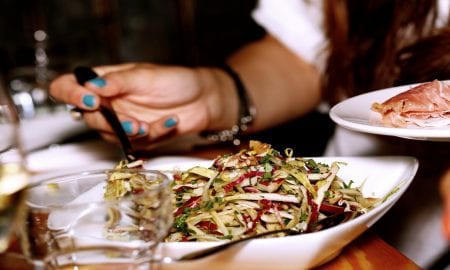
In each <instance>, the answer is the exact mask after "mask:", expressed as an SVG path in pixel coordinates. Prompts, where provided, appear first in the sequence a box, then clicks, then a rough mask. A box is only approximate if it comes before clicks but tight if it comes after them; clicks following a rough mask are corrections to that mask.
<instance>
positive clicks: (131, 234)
mask: <svg viewBox="0 0 450 270" xmlns="http://www.w3.org/2000/svg"><path fill="white" fill-rule="evenodd" d="M170 192H171V191H170V183H169V178H168V177H167V176H166V175H164V174H162V173H160V172H158V171H151V170H143V169H127V170H104V171H101V170H100V171H87V172H81V173H73V174H68V175H64V176H56V177H52V178H50V179H46V180H42V181H40V182H39V183H37V184H35V185H32V186H30V187H29V188H28V189H27V200H26V204H27V207H28V215H27V228H28V231H27V234H26V237H23V238H24V239H22V248H23V250H24V253H25V255H26V256H27V257H28V258H30V259H31V260H32V261H33V262H34V265H35V267H36V268H41V269H150V268H152V267H154V266H155V265H154V264H155V262H152V259H153V254H154V252H155V250H156V248H157V246H158V244H159V243H160V242H161V240H162V239H163V238H164V237H165V236H166V235H167V232H168V230H169V229H170V226H171V225H172V219H173V218H172V203H171V200H170Z"/></svg>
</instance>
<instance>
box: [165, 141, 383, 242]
mask: <svg viewBox="0 0 450 270" xmlns="http://www.w3.org/2000/svg"><path fill="white" fill-rule="evenodd" d="M340 166H345V163H340V162H333V163H332V164H330V165H328V164H323V163H317V162H315V161H314V160H313V159H307V158H300V157H294V156H293V151H292V149H286V150H285V151H284V153H283V154H282V153H280V152H279V151H277V150H275V149H273V148H272V147H271V145H269V144H266V143H262V142H259V141H251V142H250V145H249V149H244V150H241V151H240V152H238V153H236V154H229V155H223V156H219V157H217V158H216V159H215V160H214V162H213V164H212V165H211V166H210V167H209V168H206V167H199V166H197V167H192V168H190V169H188V170H186V171H182V172H177V173H175V174H174V181H173V183H172V191H173V194H172V200H173V204H174V206H175V210H174V223H173V226H172V229H171V231H170V232H169V235H168V236H167V237H166V241H168V242H172V241H223V240H233V239H239V238H245V237H248V236H250V235H253V234H259V233H263V232H266V231H273V230H279V229H290V228H291V229H295V230H298V231H300V232H305V233H306V232H310V231H313V230H314V226H315V224H317V222H318V221H320V220H322V219H324V218H326V217H329V216H331V215H334V214H337V213H342V212H345V211H351V212H354V214H355V215H354V216H355V217H356V216H358V215H361V214H363V213H366V212H367V211H369V210H370V209H372V208H374V207H375V206H376V205H378V204H379V203H380V202H381V199H377V198H365V197H364V196H363V194H362V193H361V190H360V189H359V187H355V186H354V185H353V182H352V181H344V180H343V179H341V178H340V177H339V176H338V175H337V174H338V172H339V167H340Z"/></svg>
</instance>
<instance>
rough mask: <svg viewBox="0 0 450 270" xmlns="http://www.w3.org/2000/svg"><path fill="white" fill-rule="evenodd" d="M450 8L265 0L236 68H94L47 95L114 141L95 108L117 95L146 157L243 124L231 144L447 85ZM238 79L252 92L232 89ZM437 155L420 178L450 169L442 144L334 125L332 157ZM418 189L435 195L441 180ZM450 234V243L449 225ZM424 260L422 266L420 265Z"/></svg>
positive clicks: (232, 61)
mask: <svg viewBox="0 0 450 270" xmlns="http://www.w3.org/2000/svg"><path fill="white" fill-rule="evenodd" d="M448 2H449V1H448V0H441V1H428V0H418V1H415V2H414V4H413V3H411V2H410V1H401V0H396V1H392V0H373V1H372V0H370V1H352V0H348V1H345V0H335V1H323V3H322V2H321V1H301V0H289V1H288V0H287V1H284V2H283V5H281V4H280V3H279V2H278V1H273V0H265V1H260V3H259V6H258V8H257V9H256V10H255V12H254V18H255V20H256V21H257V22H258V23H260V24H261V25H262V26H263V27H264V28H265V29H266V30H267V32H268V33H269V34H268V35H267V36H266V37H264V38H263V39H261V40H258V41H256V42H253V43H250V44H248V45H246V46H245V47H243V48H241V49H240V50H238V51H237V52H235V53H234V54H233V55H231V56H230V57H229V59H228V60H227V63H228V64H229V66H231V67H232V70H230V69H228V68H209V67H197V68H185V67H178V66H160V65H154V64H123V65H115V66H107V67H97V68H95V70H96V72H97V73H98V74H99V77H98V78H96V79H94V80H91V81H90V82H88V83H86V85H84V86H79V85H77V84H76V81H75V78H74V77H73V75H71V74H66V75H63V76H61V77H59V78H57V79H56V80H55V81H54V82H53V83H52V84H51V87H50V91H51V94H52V95H53V96H54V97H55V98H57V99H59V100H60V101H63V102H66V103H70V104H73V105H75V106H77V107H79V108H82V109H83V110H84V114H83V117H84V120H85V121H86V122H87V123H88V124H89V126H91V127H92V128H95V129H97V130H98V131H99V132H100V133H101V134H102V136H103V137H104V138H105V139H106V140H109V141H116V139H115V137H114V136H113V134H112V131H111V129H110V127H109V126H108V125H107V124H106V122H105V120H104V119H103V118H102V117H101V115H100V114H99V113H98V112H97V108H98V104H99V99H100V97H101V98H108V99H110V100H111V103H112V104H113V106H114V108H115V110H116V111H117V113H118V114H119V118H120V119H121V121H122V123H123V127H124V129H125V131H126V132H127V133H128V134H129V136H130V138H131V139H132V140H133V142H134V144H135V147H137V148H139V149H143V150H149V149H151V148H153V147H155V146H156V145H157V144H158V143H159V142H161V141H163V140H165V139H169V138H174V137H176V136H180V135H187V134H197V133H204V132H207V133H214V134H215V133H217V132H221V131H223V130H225V131H227V130H228V131H229V130H230V129H232V127H233V126H236V127H234V128H233V131H232V132H224V133H222V135H223V134H225V135H227V136H223V139H224V140H226V139H231V140H233V139H235V138H236V137H237V136H239V135H240V133H243V132H245V133H253V132H256V131H261V130H265V129H268V128H271V127H274V126H275V125H278V124H280V123H283V122H287V121H290V120H292V119H294V118H296V117H298V116H301V115H304V114H306V113H308V112H310V111H312V110H315V109H316V108H318V105H321V106H319V108H323V107H324V105H325V107H326V106H328V107H329V106H330V105H333V104H335V103H336V102H339V101H341V100H343V99H345V98H348V97H351V96H353V95H357V94H360V93H363V92H367V91H371V90H375V89H380V88H384V87H390V86H394V85H400V84H406V83H413V82H422V81H427V80H432V79H449V78H450V67H449V66H448V64H447V63H449V62H450V58H449V57H450V49H449V48H450V47H449V44H450V31H449V28H448V27H449V24H448V10H449V3H448ZM445 5H446V6H445ZM431 48H432V49H431ZM236 74H238V78H237V77H236ZM239 78H240V79H241V80H242V82H243V85H245V92H242V91H236V88H239V87H237V86H239ZM321 101H324V102H322V103H321ZM253 109H255V111H256V113H254V110H253ZM244 120H245V121H244ZM211 138H217V136H216V137H214V136H212V137H211ZM430 148H431V149H433V150H424V151H420V153H422V155H421V156H420V159H421V160H429V159H430V157H431V158H432V156H430V155H431V154H430V153H437V152H435V151H434V150H436V149H437V151H439V149H440V150H441V152H444V153H442V155H444V158H443V160H441V161H440V163H437V164H439V165H438V166H436V167H434V170H432V173H433V174H429V171H431V169H428V167H425V170H422V172H419V176H422V175H428V176H430V175H432V177H436V176H437V177H439V175H441V174H442V173H443V171H445V170H446V169H448V168H450V164H448V161H447V160H450V159H446V158H445V157H446V156H445V155H448V154H446V153H445V151H443V150H442V149H443V148H445V147H442V145H434V144H428V143H423V144H421V143H416V142H406V143H405V140H400V141H399V140H398V139H392V138H380V137H377V136H367V135H364V134H356V133H352V132H349V131H345V130H342V129H339V128H338V129H337V130H336V132H335V134H334V137H333V139H332V140H331V142H330V143H329V145H328V148H327V151H326V154H328V155H368V154H371V155H372V154H391V153H403V154H409V153H411V154H413V155H416V152H415V151H417V149H430ZM379 149H387V150H389V151H378V150H379ZM427 181H428V182H434V184H433V185H430V184H427ZM415 182H419V181H415ZM420 182H421V183H422V184H423V183H425V184H427V187H429V186H431V187H432V188H433V190H434V191H435V192H437V190H438V188H437V187H436V185H437V179H431V178H430V179H427V180H424V181H420ZM443 193H445V194H447V193H450V190H447V189H445V190H443ZM449 197H450V196H448V195H447V196H444V198H449ZM416 201H417V200H416ZM446 205H449V203H447V204H446ZM446 209H447V212H448V211H450V209H449V208H448V207H447V208H446ZM406 216H407V215H406ZM447 218H448V215H447ZM385 220H386V219H385ZM390 220H393V219H392V218H391V219H390ZM387 224H388V225H386V226H388V227H389V226H390V225H389V223H387ZM446 224H448V221H447V223H446ZM383 226H384V224H383V223H381V225H380V227H383ZM403 229H404V228H403V227H398V230H399V231H402V230H403ZM446 233H447V237H448V238H450V234H449V229H448V227H446ZM387 236H389V235H387ZM413 255H415V254H413ZM433 256H436V254H429V256H428V257H429V258H430V257H433ZM429 258H428V259H427V260H428V261H421V260H425V259H421V258H418V259H417V261H420V263H421V264H422V265H425V264H427V263H429V262H430V260H431V259H429Z"/></svg>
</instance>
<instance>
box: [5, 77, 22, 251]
mask: <svg viewBox="0 0 450 270" xmlns="http://www.w3.org/2000/svg"><path fill="white" fill-rule="evenodd" d="M0 134H1V135H0V252H5V251H6V250H7V248H8V246H9V244H10V239H11V236H12V235H13V234H14V233H15V231H14V230H15V229H19V228H21V226H22V224H23V222H22V221H23V220H22V218H24V217H23V214H24V212H25V211H24V210H25V209H23V208H24V203H23V201H24V197H25V191H24V190H25V189H24V188H25V187H26V186H27V184H28V172H27V170H26V166H25V158H24V153H23V152H22V149H21V146H20V136H19V116H18V114H17V111H16V107H15V106H14V105H13V102H12V100H11V97H10V95H9V94H8V92H7V91H6V88H5V87H4V84H3V80H2V78H0Z"/></svg>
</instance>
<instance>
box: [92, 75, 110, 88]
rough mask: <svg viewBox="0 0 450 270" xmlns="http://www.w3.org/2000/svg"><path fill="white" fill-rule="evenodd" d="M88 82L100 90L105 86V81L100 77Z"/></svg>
mask: <svg viewBox="0 0 450 270" xmlns="http://www.w3.org/2000/svg"><path fill="white" fill-rule="evenodd" d="M88 82H90V83H92V84H93V85H95V86H97V87H99V88H102V87H105V86H106V81H105V80H104V79H102V78H100V77H97V78H94V79H91V80H89V81H88Z"/></svg>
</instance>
